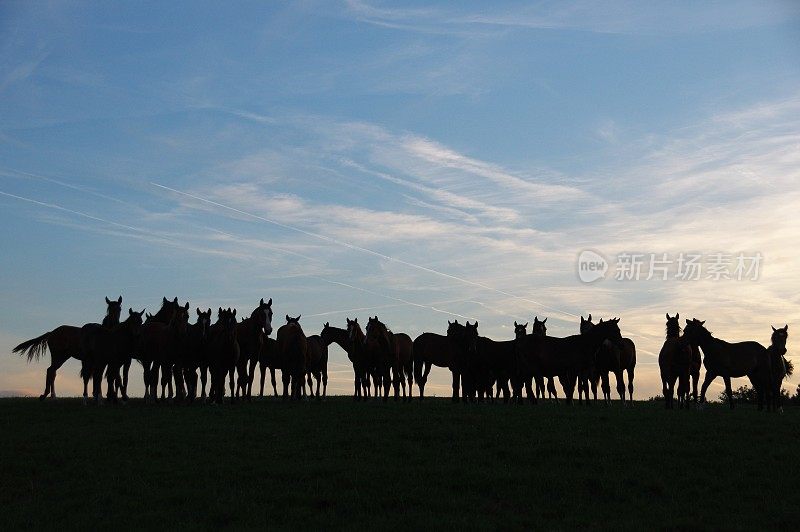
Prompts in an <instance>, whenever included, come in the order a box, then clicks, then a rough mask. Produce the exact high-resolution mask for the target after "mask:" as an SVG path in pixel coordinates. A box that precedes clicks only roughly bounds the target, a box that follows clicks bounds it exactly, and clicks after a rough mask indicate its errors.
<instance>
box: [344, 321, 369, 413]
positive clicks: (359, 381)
mask: <svg viewBox="0 0 800 532" xmlns="http://www.w3.org/2000/svg"><path fill="white" fill-rule="evenodd" d="M364 339H365V336H364V331H362V330H361V325H359V324H358V318H355V319H352V320H351V319H350V318H347V348H346V350H347V358H349V359H350V362H351V363H352V364H353V375H354V381H353V386H354V391H353V399H355V400H359V399H364V400H365V401H366V399H367V397H368V396H369V371H370V366H369V358H368V354H367V349H366V347H365V346H364ZM340 345H341V344H340Z"/></svg>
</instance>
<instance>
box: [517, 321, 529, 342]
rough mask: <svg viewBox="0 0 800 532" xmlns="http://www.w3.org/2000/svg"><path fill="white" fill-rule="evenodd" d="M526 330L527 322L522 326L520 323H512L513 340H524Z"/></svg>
mask: <svg viewBox="0 0 800 532" xmlns="http://www.w3.org/2000/svg"><path fill="white" fill-rule="evenodd" d="M527 329H528V322H525V323H524V324H522V323H517V322H516V321H515V322H514V338H516V339H517V340H519V339H521V338H525V335H526V334H528V331H527Z"/></svg>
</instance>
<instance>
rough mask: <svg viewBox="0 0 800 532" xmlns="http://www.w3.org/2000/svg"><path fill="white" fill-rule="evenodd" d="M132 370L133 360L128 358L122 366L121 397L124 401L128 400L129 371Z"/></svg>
mask: <svg viewBox="0 0 800 532" xmlns="http://www.w3.org/2000/svg"><path fill="white" fill-rule="evenodd" d="M130 369H131V359H130V358H126V359H125V362H124V363H123V364H122V390H121V393H120V395H121V396H122V400H123V401H127V400H128V371H130Z"/></svg>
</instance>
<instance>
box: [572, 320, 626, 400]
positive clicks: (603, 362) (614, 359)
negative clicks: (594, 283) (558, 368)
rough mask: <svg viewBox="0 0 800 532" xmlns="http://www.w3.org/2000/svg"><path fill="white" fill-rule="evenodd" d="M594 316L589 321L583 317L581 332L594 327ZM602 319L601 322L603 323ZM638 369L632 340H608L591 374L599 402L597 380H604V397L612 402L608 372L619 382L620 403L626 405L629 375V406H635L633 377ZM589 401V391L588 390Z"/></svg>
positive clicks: (601, 347) (595, 396) (593, 389)
mask: <svg viewBox="0 0 800 532" xmlns="http://www.w3.org/2000/svg"><path fill="white" fill-rule="evenodd" d="M591 321H592V315H591V314H589V319H588V320H583V318H582V317H581V330H582V331H583V330H584V328H588V327H592V326H593V324H592V323H591ZM602 321H603V320H602V318H601V319H600V322H601V323H602ZM635 369H636V345H635V344H634V343H633V340H631V339H630V338H622V339H620V340H617V341H613V340H608V341H605V342H603V344H602V345H601V346H600V347H599V348H598V351H597V353H596V357H595V363H594V368H593V369H592V370H590V372H589V375H588V377H589V380H591V384H592V391H593V392H594V398H595V400H597V379H598V377H599V378H601V379H602V381H603V382H602V384H603V386H602V387H603V396H604V398H605V399H606V400H607V401H609V402H610V401H611V390H610V387H609V384H608V372H609V371H610V372H612V373H613V374H614V377H615V378H616V381H617V393H618V394H619V398H620V401H621V402H622V403H623V404H625V376H624V374H623V373H624V372H627V374H628V396H629V397H628V400H629V403H628V404H631V405H632V404H633V377H634V372H635ZM586 392H587V394H586V399H587V401H588V398H589V397H588V390H586Z"/></svg>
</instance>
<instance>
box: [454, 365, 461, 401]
mask: <svg viewBox="0 0 800 532" xmlns="http://www.w3.org/2000/svg"><path fill="white" fill-rule="evenodd" d="M452 372H453V402H454V403H457V402H458V400H459V397H458V389H459V384H460V379H461V375H460V374H459V373H458V371H456V370H452Z"/></svg>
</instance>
